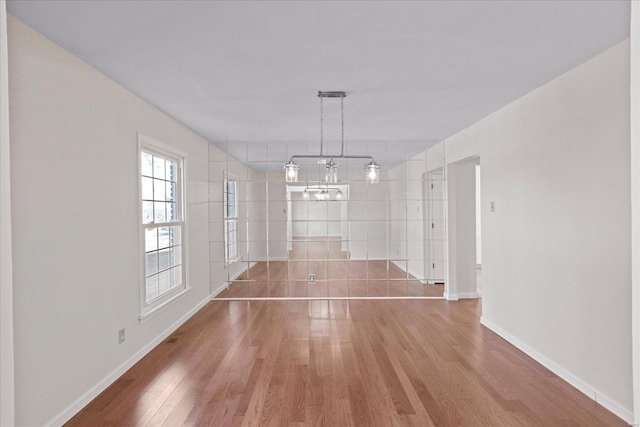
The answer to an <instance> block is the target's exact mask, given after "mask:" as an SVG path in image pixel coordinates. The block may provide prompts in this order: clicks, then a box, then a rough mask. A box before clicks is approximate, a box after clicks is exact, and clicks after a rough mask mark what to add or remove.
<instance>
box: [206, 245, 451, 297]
mask: <svg viewBox="0 0 640 427" xmlns="http://www.w3.org/2000/svg"><path fill="white" fill-rule="evenodd" d="M347 254H348V253H347V252H344V251H342V250H341V242H340V241H339V240H308V239H307V240H304V241H294V244H293V249H292V250H291V251H290V252H289V260H288V261H262V262H257V263H255V264H254V263H251V264H252V265H251V268H249V269H248V270H246V271H245V272H243V273H242V274H241V275H240V276H238V277H237V278H236V279H235V280H233V281H232V282H231V283H230V285H229V288H228V289H226V290H224V291H223V292H221V293H220V294H218V296H217V298H267V297H296V298H299V297H314V298H316V297H442V295H443V291H444V286H443V285H434V284H424V283H421V282H420V281H419V280H418V279H416V278H415V277H414V276H412V275H410V274H408V273H406V272H405V271H404V270H403V269H401V268H399V267H398V266H397V265H396V264H395V263H393V262H392V261H388V260H351V259H348V255H347ZM401 262H403V261H398V263H401ZM247 264H248V265H247V266H249V263H247ZM311 276H313V277H312V278H313V282H312V281H311Z"/></svg>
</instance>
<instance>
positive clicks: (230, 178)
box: [222, 173, 240, 265]
mask: <svg viewBox="0 0 640 427" xmlns="http://www.w3.org/2000/svg"><path fill="white" fill-rule="evenodd" d="M229 182H233V196H234V197H233V203H234V206H233V212H234V213H235V216H233V217H228V216H227V215H228V203H229V202H228V193H229V191H228V189H229V186H228V185H229ZM223 185H224V188H223V189H222V197H223V203H222V220H223V227H224V229H223V235H224V262H225V264H226V265H230V264H233V263H234V262H236V261H239V260H240V250H239V247H238V231H239V230H238V178H237V177H236V176H234V175H231V174H229V173H225V176H224V180H223ZM230 225H233V226H234V229H235V240H234V241H233V242H231V241H230V240H229V232H230V230H229V229H230ZM231 247H235V253H231V251H230V248H231Z"/></svg>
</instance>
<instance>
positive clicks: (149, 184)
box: [142, 176, 153, 200]
mask: <svg viewBox="0 0 640 427" xmlns="http://www.w3.org/2000/svg"><path fill="white" fill-rule="evenodd" d="M142 200H153V179H151V178H147V177H144V176H143V177H142Z"/></svg>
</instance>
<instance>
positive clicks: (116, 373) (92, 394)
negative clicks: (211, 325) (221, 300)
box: [45, 296, 211, 426]
mask: <svg viewBox="0 0 640 427" xmlns="http://www.w3.org/2000/svg"><path fill="white" fill-rule="evenodd" d="M210 301H211V298H210V297H209V296H207V297H206V298H205V299H203V300H202V301H200V302H199V303H198V304H196V306H195V307H193V308H192V309H191V310H189V311H188V312H187V313H185V315H184V316H182V317H181V318H180V319H178V320H177V321H176V322H175V323H173V324H172V325H171V326H169V327H168V328H167V329H165V330H164V331H163V332H161V333H160V334H159V335H158V336H157V337H156V338H155V339H154V340H153V341H151V342H149V343H148V344H147V345H145V346H144V347H142V348H141V349H140V350H138V351H137V352H136V353H135V354H134V355H133V356H131V357H130V358H129V359H127V360H126V361H125V362H124V363H123V364H121V365H120V366H118V367H117V368H116V369H114V370H113V371H112V372H111V373H110V374H109V375H107V376H106V377H105V378H103V379H102V380H101V381H99V382H98V383H97V384H96V385H95V386H93V387H92V388H91V389H90V390H89V391H87V392H86V393H85V394H83V395H82V396H81V397H80V398H78V399H77V400H76V401H75V402H73V403H72V404H71V405H69V406H68V407H67V408H66V409H65V410H63V411H62V412H60V413H59V414H58V415H57V416H55V417H54V418H53V419H52V420H51V421H49V422H48V423H46V424H45V425H46V426H61V425H63V424H64V423H66V422H67V421H69V420H70V419H71V418H72V417H73V416H74V415H76V414H77V413H78V412H80V411H81V410H82V408H84V407H85V406H87V405H88V404H89V403H90V402H91V401H92V400H93V399H95V398H96V397H97V396H98V395H99V394H100V393H102V392H103V391H104V390H106V388H107V387H109V386H110V385H111V384H113V382H114V381H116V380H117V379H118V378H120V377H121V376H122V375H123V374H124V373H125V372H127V371H128V370H129V369H130V368H131V367H132V366H133V365H135V364H136V363H138V362H139V361H140V359H142V358H143V357H144V356H146V355H147V354H148V353H149V352H150V351H151V350H153V349H154V348H155V347H156V346H157V345H159V344H160V343H162V341H164V340H165V339H166V338H167V337H168V336H169V335H171V334H172V333H173V332H175V331H176V330H177V329H178V328H179V327H180V326H182V325H183V324H184V323H185V322H186V321H187V320H189V319H190V318H191V317H192V316H193V315H194V314H196V313H197V312H198V311H199V310H200V309H202V308H203V307H204V306H205V305H206V304H208V303H209V302H210Z"/></svg>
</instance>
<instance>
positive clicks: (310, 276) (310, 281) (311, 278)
mask: <svg viewBox="0 0 640 427" xmlns="http://www.w3.org/2000/svg"><path fill="white" fill-rule="evenodd" d="M315 282H316V275H315V274H310V275H309V283H315Z"/></svg>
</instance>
